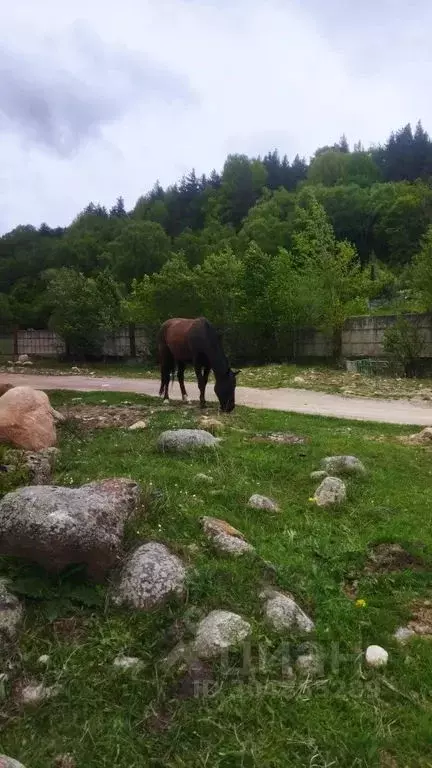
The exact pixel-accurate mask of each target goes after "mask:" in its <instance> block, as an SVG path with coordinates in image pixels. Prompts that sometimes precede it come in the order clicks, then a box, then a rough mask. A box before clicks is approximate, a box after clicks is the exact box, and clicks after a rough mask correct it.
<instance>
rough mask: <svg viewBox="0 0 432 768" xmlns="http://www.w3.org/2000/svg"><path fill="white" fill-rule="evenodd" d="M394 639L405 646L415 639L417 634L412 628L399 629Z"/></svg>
mask: <svg viewBox="0 0 432 768" xmlns="http://www.w3.org/2000/svg"><path fill="white" fill-rule="evenodd" d="M393 637H394V638H395V640H396V641H397V642H398V643H399V644H400V645H405V644H406V643H408V641H409V640H411V638H412V637H415V632H414V630H413V629H410V627H398V629H397V630H396V632H395V633H394V635H393Z"/></svg>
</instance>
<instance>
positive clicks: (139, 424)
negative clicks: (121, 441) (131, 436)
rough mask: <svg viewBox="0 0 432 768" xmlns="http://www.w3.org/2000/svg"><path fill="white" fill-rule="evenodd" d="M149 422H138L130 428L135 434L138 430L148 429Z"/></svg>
mask: <svg viewBox="0 0 432 768" xmlns="http://www.w3.org/2000/svg"><path fill="white" fill-rule="evenodd" d="M147 426H148V425H147V422H146V421H143V420H142V421H136V422H135V424H132V425H131V426H130V427H129V431H130V432H134V431H135V430H136V429H147Z"/></svg>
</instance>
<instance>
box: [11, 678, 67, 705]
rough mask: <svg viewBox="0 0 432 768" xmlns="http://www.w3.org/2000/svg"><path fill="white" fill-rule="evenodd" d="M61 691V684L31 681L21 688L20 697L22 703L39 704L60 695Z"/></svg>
mask: <svg viewBox="0 0 432 768" xmlns="http://www.w3.org/2000/svg"><path fill="white" fill-rule="evenodd" d="M60 691H61V686H60V685H51V686H46V685H44V684H43V683H30V684H29V685H26V686H25V688H23V689H22V690H21V694H20V697H19V698H20V700H21V702H22V704H38V703H39V702H40V701H45V700H46V699H52V698H53V697H54V696H58V694H59V693H60Z"/></svg>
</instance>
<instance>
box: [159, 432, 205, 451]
mask: <svg viewBox="0 0 432 768" xmlns="http://www.w3.org/2000/svg"><path fill="white" fill-rule="evenodd" d="M219 443H220V438H219V437H214V436H213V435H211V434H210V432H206V431H205V429H168V430H167V431H166V432H162V434H161V435H160V436H159V440H158V449H159V451H162V452H163V453H164V452H171V453H186V452H188V451H193V450H202V449H203V448H204V449H205V448H216V446H217V445H219Z"/></svg>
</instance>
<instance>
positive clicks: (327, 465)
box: [321, 456, 366, 475]
mask: <svg viewBox="0 0 432 768" xmlns="http://www.w3.org/2000/svg"><path fill="white" fill-rule="evenodd" d="M321 469H323V470H325V471H326V472H327V473H328V474H329V475H365V474H366V468H365V466H364V464H363V463H362V462H361V461H360V459H358V458H357V456H326V457H325V459H322V461H321Z"/></svg>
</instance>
